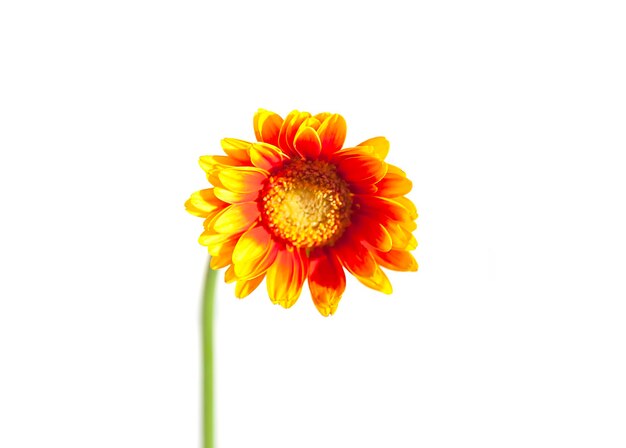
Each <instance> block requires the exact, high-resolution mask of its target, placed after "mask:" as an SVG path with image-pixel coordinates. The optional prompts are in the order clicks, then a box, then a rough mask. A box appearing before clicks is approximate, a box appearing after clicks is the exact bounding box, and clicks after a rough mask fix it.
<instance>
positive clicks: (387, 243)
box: [350, 215, 392, 252]
mask: <svg viewBox="0 0 626 448" xmlns="http://www.w3.org/2000/svg"><path fill="white" fill-rule="evenodd" d="M350 231H351V232H354V233H355V235H358V237H359V238H360V239H361V240H363V241H365V242H367V243H368V244H369V245H370V246H372V247H373V248H375V249H377V250H380V251H383V252H387V251H388V250H391V246H392V240H391V236H390V235H389V232H387V230H386V229H385V227H384V226H383V225H382V224H381V223H380V222H378V221H377V220H376V219H373V218H371V217H368V216H366V215H360V216H356V217H355V218H354V220H353V222H352V226H351V228H350Z"/></svg>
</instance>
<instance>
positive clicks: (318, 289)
mask: <svg viewBox="0 0 626 448" xmlns="http://www.w3.org/2000/svg"><path fill="white" fill-rule="evenodd" d="M345 289H346V274H345V273H344V272H343V268H342V267H341V263H339V260H338V259H337V257H336V256H335V255H334V254H333V253H332V251H328V252H327V251H324V250H321V251H319V253H318V254H317V256H316V255H314V256H312V257H311V258H310V264H309V290H310V291H311V298H312V299H313V303H314V304H315V307H316V308H317V310H318V311H319V312H320V313H321V314H322V316H328V315H331V314H333V313H334V312H335V310H337V305H339V300H341V296H342V295H343V292H344V291H345Z"/></svg>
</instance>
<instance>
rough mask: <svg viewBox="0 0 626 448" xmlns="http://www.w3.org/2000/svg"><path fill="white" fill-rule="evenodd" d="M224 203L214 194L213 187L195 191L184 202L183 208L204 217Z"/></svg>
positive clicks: (221, 206)
mask: <svg viewBox="0 0 626 448" xmlns="http://www.w3.org/2000/svg"><path fill="white" fill-rule="evenodd" d="M225 205H226V204H224V203H223V202H222V201H220V200H219V199H218V198H217V197H216V196H215V192H214V191H213V188H207V189H206V190H200V191H196V192H195V193H193V194H192V195H191V197H190V198H189V199H188V200H187V202H185V208H186V209H187V211H188V212H189V213H191V214H192V215H195V216H199V217H201V218H206V217H208V216H209V215H210V214H212V213H213V212H214V211H216V210H219V209H221V208H223V207H224V206H225Z"/></svg>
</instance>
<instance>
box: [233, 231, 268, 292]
mask: <svg viewBox="0 0 626 448" xmlns="http://www.w3.org/2000/svg"><path fill="white" fill-rule="evenodd" d="M277 252H278V246H277V244H276V243H275V242H274V240H273V239H272V238H271V237H270V235H269V233H267V230H265V229H264V228H263V227H262V226H257V227H253V228H251V229H249V230H248V231H246V232H245V233H244V234H243V235H241V238H239V241H238V242H237V245H236V246H235V250H234V251H233V265H234V266H235V275H236V276H237V278H238V279H243V280H249V279H252V278H255V277H257V276H259V275H261V274H262V273H264V272H265V271H267V269H268V268H269V267H270V265H271V264H272V263H273V262H274V259H275V258H276V253H277Z"/></svg>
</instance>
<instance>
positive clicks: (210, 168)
mask: <svg viewBox="0 0 626 448" xmlns="http://www.w3.org/2000/svg"><path fill="white" fill-rule="evenodd" d="M254 132H255V134H256V139H257V142H254V143H251V142H247V141H243V140H237V139H233V138H226V139H224V140H222V149H223V150H224V153H225V154H226V155H218V156H202V157H200V166H201V168H202V169H203V170H204V171H205V172H206V174H207V178H208V180H209V182H210V183H211V184H212V185H213V188H208V189H204V190H200V191H197V192H195V193H194V194H192V195H191V197H190V198H189V200H188V201H187V202H186V203H185V206H186V208H187V211H189V213H191V214H193V215H196V216H199V217H201V218H204V232H203V233H202V235H200V238H199V242H200V244H202V245H204V246H207V248H208V250H209V253H210V254H211V268H213V269H219V268H223V267H226V266H228V269H227V270H226V273H225V275H224V277H225V281H226V282H228V283H230V282H236V287H235V294H236V296H237V297H239V298H243V297H246V296H247V295H248V294H250V293H251V292H252V291H254V290H255V289H256V288H257V287H258V286H259V284H260V283H261V282H262V281H263V279H265V281H266V284H267V292H268V295H269V297H270V299H271V300H272V302H274V303H275V304H279V305H281V306H283V307H285V308H289V307H290V306H292V305H293V304H294V303H295V302H296V301H297V300H298V298H299V296H300V293H301V291H302V287H303V284H304V281H305V280H307V279H308V284H309V289H310V291H311V297H312V299H313V303H314V304H315V306H316V307H317V309H318V311H319V312H320V313H321V314H322V315H324V316H328V315H330V314H333V313H334V312H335V310H336V309H337V305H338V304H339V300H340V299H341V296H342V295H343V293H344V290H345V288H346V276H345V273H344V268H345V269H346V270H347V271H348V272H349V273H351V274H352V275H354V277H356V278H357V279H358V280H359V281H360V282H361V283H363V284H364V285H365V286H368V287H370V288H372V289H375V290H378V291H381V292H383V293H387V294H390V293H391V283H390V282H389V280H388V278H387V276H386V275H385V273H384V272H383V271H382V270H381V266H382V267H384V268H387V269H392V270H396V271H416V270H417V262H416V261H415V258H413V256H412V255H411V254H410V253H409V251H410V250H413V249H415V248H416V246H417V242H416V240H415V238H414V237H413V235H412V232H413V230H415V228H416V224H415V220H416V219H417V211H416V209H415V206H414V205H413V203H412V202H411V201H410V200H409V199H407V198H406V197H405V196H404V195H405V194H407V193H408V192H409V191H410V190H411V188H412V183H411V181H410V180H408V179H407V177H406V174H405V173H404V171H402V170H401V169H400V168H398V167H396V166H394V165H391V164H389V163H386V162H385V161H384V159H385V157H386V156H387V153H388V151H389V142H388V141H387V139H385V138H384V137H375V138H371V139H369V140H366V141H364V142H363V143H360V144H359V145H356V146H354V147H350V148H343V143H344V140H345V137H346V121H345V120H344V118H343V117H342V116H341V115H339V114H330V113H326V112H325V113H320V114H317V115H311V114H309V113H308V112H299V111H293V112H291V113H290V114H289V115H287V117H286V118H285V119H284V120H283V118H281V117H280V116H279V115H277V114H275V113H273V112H270V111H267V110H264V109H260V110H259V111H258V112H257V113H256V114H255V116H254Z"/></svg>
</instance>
